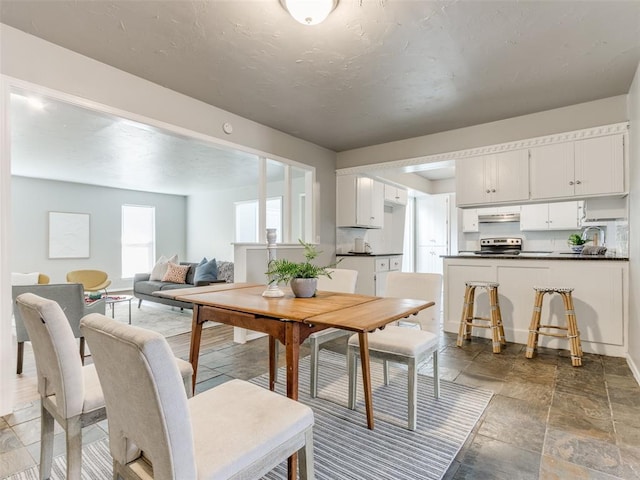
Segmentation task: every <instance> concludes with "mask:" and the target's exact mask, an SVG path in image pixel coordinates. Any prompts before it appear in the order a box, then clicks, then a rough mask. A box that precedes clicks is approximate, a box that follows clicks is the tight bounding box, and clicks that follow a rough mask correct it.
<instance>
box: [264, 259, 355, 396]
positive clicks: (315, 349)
mask: <svg viewBox="0 0 640 480" xmlns="http://www.w3.org/2000/svg"><path fill="white" fill-rule="evenodd" d="M330 273H331V278H329V277H328V276H322V277H318V283H317V287H316V288H317V290H320V291H325V292H338V293H354V292H355V291H356V282H357V281H358V271H357V270H348V269H345V268H334V269H332V270H330ZM349 334H350V332H349V331H347V330H340V329H339V328H325V329H324V330H321V331H319V332H314V333H312V334H311V335H309V346H310V347H311V355H310V372H309V395H310V396H311V397H313V398H316V397H317V396H318V361H319V357H320V347H321V345H322V344H323V343H326V342H329V341H331V340H335V339H336V338H340V337H346V336H347V335H349ZM278 347H279V345H278V344H276V349H275V357H276V358H275V362H276V365H277V364H278V361H279V358H280V353H279V348H278ZM274 380H275V381H276V382H277V381H278V370H277V369H276V373H275V376H274Z"/></svg>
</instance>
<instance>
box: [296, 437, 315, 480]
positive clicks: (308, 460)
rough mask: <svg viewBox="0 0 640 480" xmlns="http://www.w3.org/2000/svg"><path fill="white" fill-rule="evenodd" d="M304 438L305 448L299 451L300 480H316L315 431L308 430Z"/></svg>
mask: <svg viewBox="0 0 640 480" xmlns="http://www.w3.org/2000/svg"><path fill="white" fill-rule="evenodd" d="M304 437H305V442H304V446H303V447H302V448H301V449H300V450H298V472H299V474H300V480H314V478H315V467H314V463H313V430H312V429H311V428H310V429H309V430H307V431H306V433H305V434H304Z"/></svg>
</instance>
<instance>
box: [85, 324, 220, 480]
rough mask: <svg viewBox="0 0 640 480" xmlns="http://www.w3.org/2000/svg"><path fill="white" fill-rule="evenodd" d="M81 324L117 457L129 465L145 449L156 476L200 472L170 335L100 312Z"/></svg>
mask: <svg viewBox="0 0 640 480" xmlns="http://www.w3.org/2000/svg"><path fill="white" fill-rule="evenodd" d="M80 329H81V330H82V333H83V335H84V337H85V338H86V340H87V342H88V343H89V348H90V349H91V354H92V356H93V360H94V364H95V366H96V370H97V371H98V377H99V378H100V384H101V385H102V391H103V393H104V399H105V404H106V407H107V419H108V422H109V448H110V450H111V455H112V456H113V458H114V460H116V461H117V462H119V463H121V464H123V465H124V464H126V463H129V462H131V461H133V460H135V459H136V458H137V457H138V456H139V455H140V450H142V451H143V452H144V455H145V457H147V458H148V459H149V460H151V463H152V464H153V473H154V478H156V479H164V478H167V479H168V478H197V474H196V464H195V455H194V450H193V448H194V447H193V431H192V428H191V420H190V416H189V409H188V405H187V396H186V393H185V389H184V385H183V382H182V377H181V375H180V372H179V370H178V367H177V365H176V361H175V357H174V356H173V353H172V352H171V349H170V348H169V345H168V343H167V341H166V340H165V338H164V337H163V336H162V335H160V334H159V333H157V332H153V331H150V330H146V329H143V328H138V327H133V326H130V325H126V324H123V323H120V322H118V321H115V320H112V319H110V318H108V317H106V316H104V315H101V314H99V313H92V314H89V315H87V316H86V317H84V318H83V319H82V322H81V324H80ZM124 366H126V368H125V367H124ZM227 433H229V432H227ZM211 434H212V435H220V434H223V432H211Z"/></svg>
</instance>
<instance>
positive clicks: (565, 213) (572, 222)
mask: <svg viewBox="0 0 640 480" xmlns="http://www.w3.org/2000/svg"><path fill="white" fill-rule="evenodd" d="M578 217H579V214H578V202H558V203H550V204H549V230H572V229H578V228H579V225H578Z"/></svg>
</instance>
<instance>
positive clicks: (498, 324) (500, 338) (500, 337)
mask: <svg viewBox="0 0 640 480" xmlns="http://www.w3.org/2000/svg"><path fill="white" fill-rule="evenodd" d="M465 286H466V289H465V292H464V306H463V308H462V318H461V319H460V330H459V332H458V342H457V345H458V346H459V347H461V346H462V343H463V340H469V339H470V338H471V328H472V327H479V328H490V329H491V336H492V338H493V353H500V351H501V350H502V345H506V343H507V342H506V340H505V338H504V327H503V326H502V315H501V314H500V304H499V303H498V287H499V286H500V284H499V283H496V282H465ZM476 288H484V289H485V290H486V291H487V294H488V295H489V308H490V310H491V316H490V317H476V316H474V311H473V302H474V299H475V292H476ZM480 322H485V323H480Z"/></svg>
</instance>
